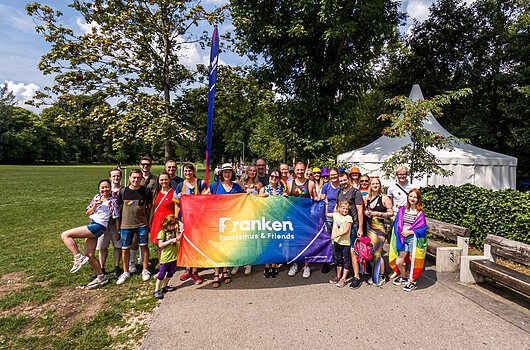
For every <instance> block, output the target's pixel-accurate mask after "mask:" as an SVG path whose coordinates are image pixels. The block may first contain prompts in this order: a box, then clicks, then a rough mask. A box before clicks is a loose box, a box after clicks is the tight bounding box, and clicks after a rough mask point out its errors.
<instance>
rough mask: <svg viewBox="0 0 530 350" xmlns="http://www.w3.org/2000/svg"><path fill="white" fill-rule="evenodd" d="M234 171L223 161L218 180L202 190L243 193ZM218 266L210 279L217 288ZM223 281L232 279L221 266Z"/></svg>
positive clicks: (220, 192) (230, 165)
mask: <svg viewBox="0 0 530 350" xmlns="http://www.w3.org/2000/svg"><path fill="white" fill-rule="evenodd" d="M235 180H236V173H235V171H234V168H233V167H232V164H230V163H224V164H223V165H222V166H221V178H220V181H219V182H214V183H212V184H210V186H209V187H208V189H207V190H206V191H205V192H204V194H235V193H245V190H243V189H242V188H241V186H239V185H238V184H237V183H236V182H235ZM219 271H220V268H219V267H215V268H214V275H213V281H212V287H213V288H219V287H220V286H221V284H220V280H219ZM223 281H224V283H225V284H229V283H231V282H232V279H231V278H230V272H229V271H228V267H224V268H223Z"/></svg>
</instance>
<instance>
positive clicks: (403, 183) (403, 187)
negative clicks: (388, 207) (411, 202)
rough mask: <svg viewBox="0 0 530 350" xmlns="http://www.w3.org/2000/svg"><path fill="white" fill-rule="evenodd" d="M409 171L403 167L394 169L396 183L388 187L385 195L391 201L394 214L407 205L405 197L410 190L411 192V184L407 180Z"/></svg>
mask: <svg viewBox="0 0 530 350" xmlns="http://www.w3.org/2000/svg"><path fill="white" fill-rule="evenodd" d="M408 175H409V169H408V168H407V167H404V166H400V167H398V168H397V169H396V179H397V182H396V183H395V184H393V185H391V186H390V187H388V190H387V192H386V194H387V195H388V196H389V197H390V199H392V203H393V209H394V213H397V212H398V210H399V207H402V206H404V205H406V204H407V196H408V195H409V192H410V190H412V188H413V187H412V184H411V183H409V180H408Z"/></svg>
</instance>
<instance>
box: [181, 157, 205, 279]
mask: <svg viewBox="0 0 530 350" xmlns="http://www.w3.org/2000/svg"><path fill="white" fill-rule="evenodd" d="M183 168H184V170H183V171H184V178H185V180H184V181H183V182H181V183H180V184H178V185H177V188H176V190H175V192H174V193H173V202H175V215H176V216H177V218H178V220H179V221H180V224H181V226H182V227H184V225H185V223H184V222H183V221H182V211H181V210H180V198H181V197H182V195H184V194H186V195H200V194H203V193H204V192H205V191H206V182H205V181H204V180H202V179H197V177H196V176H195V167H194V166H193V164H191V163H188V164H185V165H184V167H183ZM182 231H183V230H181V232H182ZM188 278H191V279H192V280H193V282H194V283H195V284H201V283H202V282H203V279H202V278H200V277H199V272H198V270H197V268H196V267H189V266H188V267H186V272H184V273H183V274H182V275H180V280H181V281H183V282H184V281H186V280H187V279H188Z"/></svg>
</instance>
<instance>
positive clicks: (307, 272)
mask: <svg viewBox="0 0 530 350" xmlns="http://www.w3.org/2000/svg"><path fill="white" fill-rule="evenodd" d="M303 271H304V273H303V274H302V277H303V278H309V277H311V269H310V268H309V266H304V268H303Z"/></svg>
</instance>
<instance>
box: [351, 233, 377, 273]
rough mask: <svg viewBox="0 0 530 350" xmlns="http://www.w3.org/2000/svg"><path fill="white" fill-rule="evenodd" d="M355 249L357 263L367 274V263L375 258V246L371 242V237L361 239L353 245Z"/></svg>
mask: <svg viewBox="0 0 530 350" xmlns="http://www.w3.org/2000/svg"><path fill="white" fill-rule="evenodd" d="M353 249H354V251H355V254H356V255H357V261H358V262H359V266H360V267H361V271H362V272H363V273H366V270H367V263H368V262H370V261H372V259H373V258H374V246H373V245H372V243H371V241H370V237H360V238H357V239H356V240H355V243H353Z"/></svg>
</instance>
